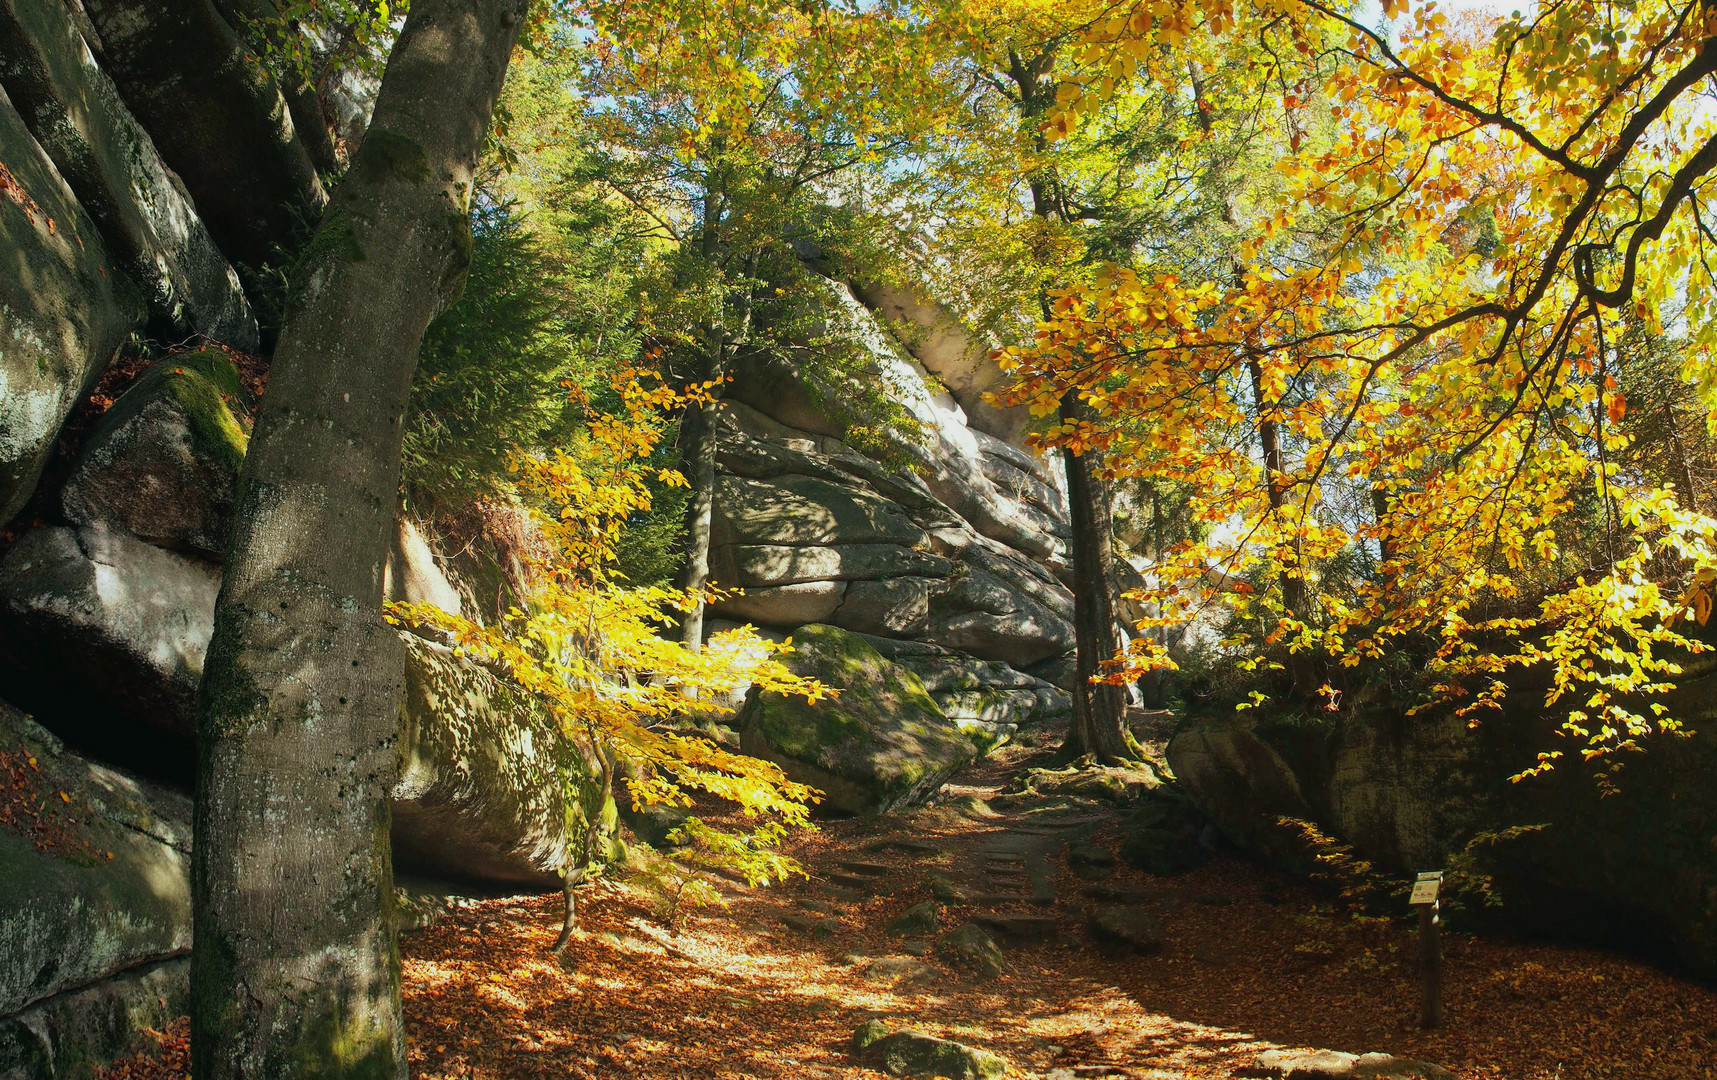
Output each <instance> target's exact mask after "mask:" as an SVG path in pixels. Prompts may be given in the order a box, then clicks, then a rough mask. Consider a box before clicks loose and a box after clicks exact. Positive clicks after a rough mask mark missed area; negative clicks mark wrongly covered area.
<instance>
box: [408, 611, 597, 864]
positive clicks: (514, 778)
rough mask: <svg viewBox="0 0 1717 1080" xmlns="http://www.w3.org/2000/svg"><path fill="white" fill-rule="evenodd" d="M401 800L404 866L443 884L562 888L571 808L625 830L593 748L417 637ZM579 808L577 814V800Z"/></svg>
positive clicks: (521, 697) (497, 682)
mask: <svg viewBox="0 0 1717 1080" xmlns="http://www.w3.org/2000/svg"><path fill="white" fill-rule="evenodd" d="M402 636H403V637H404V640H405V643H406V655H407V661H406V696H405V703H404V708H403V710H402V713H401V720H400V746H401V748H402V753H401V765H402V768H401V771H400V777H399V782H398V783H397V785H396V786H395V787H394V793H393V846H394V857H395V859H396V860H397V862H398V865H399V867H400V868H401V869H402V870H405V871H407V872H413V873H418V874H424V875H429V876H435V877H451V878H456V879H466V880H477V881H485V882H493V883H497V884H503V885H515V886H523V887H529V888H552V887H554V886H555V885H556V883H557V882H558V880H559V879H558V876H557V872H558V871H559V870H560V869H561V867H562V866H563V865H564V863H565V859H566V854H567V847H566V832H565V827H566V822H567V820H568V811H569V810H570V811H571V815H572V816H573V817H576V818H583V817H584V816H585V815H595V816H596V817H597V818H598V819H599V820H600V821H602V822H603V823H604V824H605V825H606V827H607V828H606V832H607V833H608V834H610V835H612V834H613V832H614V826H615V822H616V812H615V806H614V800H613V799H612V798H608V799H603V798H602V793H601V792H600V791H598V790H596V785H595V783H594V780H593V778H594V777H595V776H596V775H597V774H598V770H599V765H598V763H597V762H596V761H595V759H594V758H593V757H592V756H591V755H592V751H591V749H590V748H589V747H586V746H581V745H579V744H577V743H575V742H573V741H572V740H570V739H568V738H566V737H565V736H564V735H563V734H562V733H561V732H560V731H558V730H556V728H555V727H554V725H553V724H552V723H551V722H550V721H549V720H548V719H547V717H545V716H544V715H543V714H542V712H541V711H540V710H539V709H537V708H536V707H535V706H534V705H533V704H532V703H531V702H530V701H529V700H528V698H527V697H526V696H525V694H524V693H523V692H522V691H520V690H518V689H517V688H515V687H513V686H512V685H510V684H509V683H507V682H506V681H504V680H502V679H499V678H496V677H495V676H494V675H493V674H491V673H490V672H488V671H486V670H485V669H483V668H481V667H478V666H477V665H475V664H473V663H472V662H471V661H469V660H467V659H463V658H460V657H457V656H455V655H453V652H452V651H451V650H450V649H447V648H444V647H443V646H440V645H436V644H433V643H431V642H427V641H424V640H422V639H420V638H416V637H413V636H411V635H409V634H408V635H402ZM568 792H571V793H572V794H573V798H574V799H575V800H576V802H575V804H574V805H572V806H570V807H569V806H568V805H567V802H566V799H567V793H568Z"/></svg>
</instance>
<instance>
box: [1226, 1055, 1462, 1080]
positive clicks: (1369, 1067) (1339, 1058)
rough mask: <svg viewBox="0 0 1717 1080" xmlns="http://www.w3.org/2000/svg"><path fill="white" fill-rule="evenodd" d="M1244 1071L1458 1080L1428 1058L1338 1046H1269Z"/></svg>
mask: <svg viewBox="0 0 1717 1080" xmlns="http://www.w3.org/2000/svg"><path fill="white" fill-rule="evenodd" d="M1242 1075H1245V1076H1252V1077H1259V1078H1270V1080H1455V1074H1454V1073H1452V1072H1450V1071H1449V1070H1447V1069H1445V1068H1443V1067H1442V1066H1440V1065H1432V1064H1431V1063H1430V1062H1427V1061H1409V1060H1407V1059H1405V1058H1397V1057H1392V1056H1391V1055H1389V1054H1380V1053H1370V1054H1347V1053H1342V1052H1341V1051H1338V1050H1266V1051H1264V1052H1263V1053H1262V1054H1259V1055H1258V1060H1257V1061H1256V1062H1255V1063H1254V1064H1253V1066H1252V1068H1250V1069H1247V1070H1246V1071H1245V1072H1244V1073H1243V1074H1242Z"/></svg>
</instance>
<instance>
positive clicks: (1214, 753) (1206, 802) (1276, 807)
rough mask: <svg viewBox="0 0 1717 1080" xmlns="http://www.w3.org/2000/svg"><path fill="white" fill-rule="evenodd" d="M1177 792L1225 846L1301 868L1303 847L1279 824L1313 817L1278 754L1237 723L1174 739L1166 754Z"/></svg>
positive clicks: (1292, 832)
mask: <svg viewBox="0 0 1717 1080" xmlns="http://www.w3.org/2000/svg"><path fill="white" fill-rule="evenodd" d="M1166 756H1167V760H1168V765H1169V768H1170V769H1172V770H1173V771H1174V775H1175V779H1176V780H1177V781H1178V782H1179V785H1180V789H1181V790H1182V791H1184V792H1185V793H1186V794H1187V795H1189V796H1190V797H1191V798H1192V801H1193V803H1194V804H1195V805H1197V807H1198V808H1199V810H1201V811H1203V812H1204V814H1205V815H1206V816H1207V817H1208V818H1209V819H1210V821H1211V823H1212V824H1214V825H1215V826H1216V827H1217V829H1218V830H1220V831H1221V832H1222V834H1223V836H1224V837H1225V838H1226V839H1227V840H1228V842H1229V843H1231V844H1234V845H1235V846H1237V847H1239V848H1241V849H1242V850H1249V851H1254V852H1259V853H1264V854H1267V855H1269V856H1271V857H1272V858H1274V859H1276V860H1279V861H1282V862H1285V863H1287V864H1290V865H1293V866H1295V867H1296V868H1303V858H1302V852H1303V850H1304V849H1303V846H1302V845H1301V844H1300V843H1299V842H1298V840H1297V835H1298V834H1297V833H1296V832H1295V830H1294V829H1293V828H1292V827H1285V826H1283V825H1282V824H1281V822H1282V820H1283V819H1291V820H1296V821H1311V820H1313V819H1315V818H1316V817H1317V813H1316V811H1314V810H1313V809H1312V806H1311V804H1310V803H1309V802H1308V801H1307V800H1306V796H1305V793H1304V792H1303V791H1302V790H1301V788H1300V777H1299V776H1298V775H1297V774H1296V773H1295V770H1294V768H1293V766H1291V765H1290V764H1289V763H1288V762H1287V760H1286V759H1284V758H1283V756H1282V754H1281V752H1280V750H1279V749H1278V748H1277V747H1276V746H1273V745H1272V744H1271V743H1270V742H1269V741H1268V740H1266V739H1264V738H1262V737H1260V736H1259V734H1258V733H1257V732H1256V731H1254V730H1253V728H1252V727H1251V726H1249V725H1246V724H1243V723H1237V722H1234V723H1223V724H1211V725H1209V726H1204V727H1197V728H1194V729H1193V730H1190V731H1186V732H1183V733H1181V734H1180V735H1177V736H1176V737H1175V738H1174V739H1173V740H1172V741H1171V742H1170V743H1169V746H1168V750H1167V752H1166Z"/></svg>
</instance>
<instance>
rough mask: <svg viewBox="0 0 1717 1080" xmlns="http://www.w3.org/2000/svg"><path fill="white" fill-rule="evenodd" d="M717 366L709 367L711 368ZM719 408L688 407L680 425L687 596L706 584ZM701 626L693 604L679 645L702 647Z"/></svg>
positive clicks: (700, 609)
mask: <svg viewBox="0 0 1717 1080" xmlns="http://www.w3.org/2000/svg"><path fill="white" fill-rule="evenodd" d="M718 341H719V339H718ZM716 366H717V365H715V364H713V363H712V364H711V367H712V368H714V367H716ZM714 377H715V375H714V374H711V375H710V376H709V378H711V379H713V378H714ZM717 392H719V388H718V390H717ZM719 408H721V402H720V399H719V398H717V399H716V400H714V401H710V402H709V403H707V404H704V405H698V406H695V407H689V408H687V409H686V415H685V418H684V419H683V420H682V421H680V424H681V428H680V471H681V473H682V474H683V475H684V476H685V478H686V483H688V484H690V485H691V493H692V494H691V499H690V500H688V501H687V503H686V524H685V529H686V540H685V545H686V564H685V566H684V567H683V568H682V569H681V570H680V578H679V583H678V584H679V586H680V588H682V589H685V590H687V591H688V592H691V591H696V590H698V589H701V588H703V587H704V586H705V585H708V584H709V541H710V530H711V528H712V526H713V523H714V520H715V450H716V420H717V416H716V410H718V409H719ZM730 584H731V583H730ZM703 623H704V605H703V604H701V603H699V604H694V605H693V606H692V609H691V610H690V611H688V612H686V613H685V615H684V616H683V617H682V618H681V619H680V641H681V643H682V644H684V645H685V647H686V648H688V649H690V650H692V651H693V652H696V651H697V650H699V649H700V648H702V647H703Z"/></svg>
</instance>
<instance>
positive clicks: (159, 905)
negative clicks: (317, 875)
mask: <svg viewBox="0 0 1717 1080" xmlns="http://www.w3.org/2000/svg"><path fill="white" fill-rule="evenodd" d="M0 776H3V777H4V780H5V783H4V785H3V787H0V1018H11V1017H15V1016H16V1015H17V1014H19V1013H20V1012H21V1011H23V1010H26V1009H30V1008H32V1007H34V1008H36V1009H38V1010H41V1009H43V1008H44V1007H46V1006H49V1005H50V1004H51V1003H54V1002H55V1001H56V1000H60V1001H63V1000H65V999H67V998H68V996H70V995H76V994H78V993H80V992H84V991H87V990H89V989H90V988H93V987H96V986H99V985H100V984H102V983H103V982H104V981H105V980H109V979H112V978H113V977H115V976H117V975H120V974H121V973H130V974H136V973H137V972H138V971H139V970H140V969H144V968H147V967H148V966H150V965H154V964H158V963H161V962H163V961H167V960H171V959H172V958H174V957H178V956H182V955H184V954H185V953H187V952H188V951H189V950H190V947H191V888H190V843H191V803H190V800H189V799H188V798H186V797H184V796H183V795H179V794H176V793H174V792H171V791H168V790H165V789H162V788H158V787H155V786H153V785H150V784H148V783H145V782H143V781H139V780H135V779H132V778H130V777H127V776H125V775H122V774H120V773H118V772H115V771H113V770H111V769H108V768H105V767H103V766H100V765H96V764H94V763H92V762H90V761H88V760H85V759H83V758H81V757H79V756H77V755H75V754H72V753H70V752H68V751H67V750H66V749H65V747H64V746H63V745H62V744H61V743H60V742H59V740H57V739H56V738H54V736H52V735H50V734H49V733H48V732H47V731H45V730H43V729H42V728H40V727H38V726H36V725H35V724H34V723H32V722H31V721H30V720H29V719H28V718H27V717H25V716H24V715H23V714H21V713H19V712H18V711H16V710H15V709H12V708H10V707H9V706H5V705H0ZM50 1011H53V1010H50ZM57 1011H59V1012H65V1011H66V1010H63V1009H61V1010H57ZM6 1030H7V1024H6V1022H5V1021H4V1020H0V1054H4V1053H5V1052H6V1051H5V1050H4V1049H3V1048H4V1047H5V1045H6V1043H7V1042H9V1041H10V1040H8V1039H7V1037H6V1034H5V1032H6ZM14 1034H15V1033H14Z"/></svg>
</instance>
